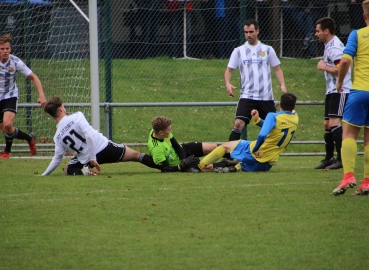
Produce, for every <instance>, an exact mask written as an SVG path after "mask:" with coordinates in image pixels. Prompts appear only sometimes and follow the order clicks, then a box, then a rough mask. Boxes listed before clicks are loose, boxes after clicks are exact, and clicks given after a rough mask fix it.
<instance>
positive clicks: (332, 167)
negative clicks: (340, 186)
mask: <svg viewBox="0 0 369 270" xmlns="http://www.w3.org/2000/svg"><path fill="white" fill-rule="evenodd" d="M325 169H326V170H337V169H342V161H341V160H337V159H336V160H334V162H333V164H332V165H329V166H327V167H325Z"/></svg>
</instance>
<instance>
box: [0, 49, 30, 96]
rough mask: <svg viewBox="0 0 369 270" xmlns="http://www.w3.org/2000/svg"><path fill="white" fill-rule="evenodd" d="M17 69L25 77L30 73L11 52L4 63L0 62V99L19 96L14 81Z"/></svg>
mask: <svg viewBox="0 0 369 270" xmlns="http://www.w3.org/2000/svg"><path fill="white" fill-rule="evenodd" d="M18 71H20V72H21V73H23V74H24V75H25V76H26V77H28V76H29V75H31V73H32V70H30V69H29V68H28V67H27V66H26V64H25V63H23V61H22V60H21V59H19V58H18V57H16V56H15V55H12V54H11V55H10V56H9V59H8V61H7V62H6V63H5V64H4V63H2V62H0V101H1V100H4V99H9V98H14V97H16V98H18V97H19V89H18V86H17V83H16V75H17V72H18Z"/></svg>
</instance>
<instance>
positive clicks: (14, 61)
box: [0, 34, 46, 158]
mask: <svg viewBox="0 0 369 270" xmlns="http://www.w3.org/2000/svg"><path fill="white" fill-rule="evenodd" d="M10 42H11V37H10V35H9V34H7V35H3V36H0V128H1V130H2V132H3V133H4V136H5V149H4V151H3V153H2V154H1V156H0V158H10V152H11V147H12V144H13V139H14V138H15V139H21V140H26V141H27V142H28V145H29V148H30V151H31V155H35V154H36V151H37V150H36V144H35V137H34V135H33V134H27V133H25V132H23V131H22V130H20V129H19V128H17V127H14V120H15V115H16V113H17V107H18V98H19V89H18V86H17V84H16V82H15V79H16V74H17V72H18V71H20V72H21V73H22V74H23V75H25V76H26V77H27V78H29V79H31V80H32V82H33V83H34V85H35V87H36V89H37V92H38V95H39V97H38V100H37V102H38V103H40V104H41V106H44V105H45V102H46V99H45V95H44V91H43V89H42V85H41V81H40V79H39V78H38V77H37V76H36V74H35V73H33V72H32V70H30V69H29V68H28V67H27V66H26V64H24V63H23V61H22V60H20V59H19V58H18V57H16V56H15V55H12V54H10V53H11V51H12V49H11V47H10Z"/></svg>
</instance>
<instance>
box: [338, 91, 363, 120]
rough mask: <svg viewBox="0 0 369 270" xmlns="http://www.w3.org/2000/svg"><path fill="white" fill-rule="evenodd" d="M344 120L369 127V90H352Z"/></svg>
mask: <svg viewBox="0 0 369 270" xmlns="http://www.w3.org/2000/svg"><path fill="white" fill-rule="evenodd" d="M342 121H343V122H346V123H348V124H350V125H353V126H357V127H363V126H366V127H369V92H367V91H360V90H351V91H350V94H349V96H348V99H347V102H346V105H345V109H344V111H343V118H342Z"/></svg>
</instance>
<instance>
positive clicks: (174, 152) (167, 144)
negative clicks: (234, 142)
mask: <svg viewBox="0 0 369 270" xmlns="http://www.w3.org/2000/svg"><path fill="white" fill-rule="evenodd" d="M151 124H152V130H151V131H150V134H149V139H148V144H147V147H148V149H149V153H150V155H151V156H152V158H153V160H154V163H155V164H157V165H159V167H160V170H161V171H162V172H177V171H182V172H199V169H198V167H197V165H198V163H199V162H200V160H199V157H202V156H205V155H207V154H209V153H210V152H211V151H213V150H214V149H215V148H216V147H217V145H216V144H215V143H201V142H191V143H183V144H182V146H181V145H180V144H179V143H178V142H177V140H176V139H175V138H174V136H173V134H172V120H171V119H169V118H166V117H164V116H157V117H155V118H154V119H153V120H152V122H151ZM226 166H229V165H228V162H227V161H223V162H219V163H213V164H210V165H208V166H207V167H206V168H205V169H204V171H212V169H213V167H226Z"/></svg>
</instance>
